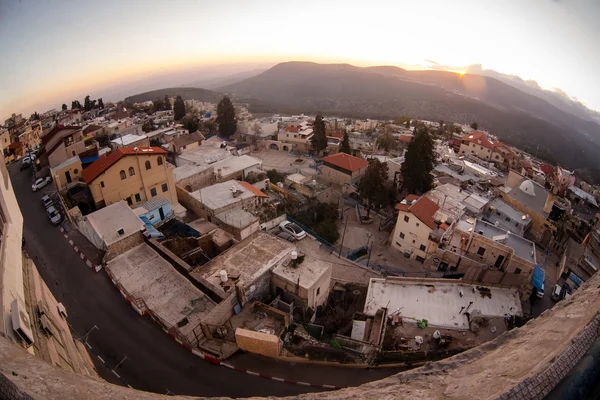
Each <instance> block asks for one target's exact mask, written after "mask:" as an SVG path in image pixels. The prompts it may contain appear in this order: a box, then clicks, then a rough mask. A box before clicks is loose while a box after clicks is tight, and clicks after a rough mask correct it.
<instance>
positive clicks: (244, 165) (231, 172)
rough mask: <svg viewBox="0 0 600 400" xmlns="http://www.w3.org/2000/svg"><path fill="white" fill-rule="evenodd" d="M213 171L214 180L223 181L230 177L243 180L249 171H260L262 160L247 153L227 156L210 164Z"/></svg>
mask: <svg viewBox="0 0 600 400" xmlns="http://www.w3.org/2000/svg"><path fill="white" fill-rule="evenodd" d="M211 166H212V170H213V172H214V173H215V182H225V181H228V180H231V179H236V180H244V179H246V178H247V177H248V174H249V173H251V172H254V173H260V172H262V170H261V167H262V160H260V159H258V158H256V157H252V156H249V155H246V154H245V155H242V156H239V157H236V156H232V157H227V158H226V159H224V160H220V161H217V162H215V163H213V164H211Z"/></svg>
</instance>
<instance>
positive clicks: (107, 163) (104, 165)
mask: <svg viewBox="0 0 600 400" xmlns="http://www.w3.org/2000/svg"><path fill="white" fill-rule="evenodd" d="M136 154H142V155H149V154H153V155H159V154H162V155H165V154H167V152H166V151H164V150H163V149H161V148H160V147H140V148H138V151H135V150H134V147H121V148H118V149H116V150H115V151H113V152H112V153H110V154H108V155H105V156H102V157H100V158H98V159H97V160H96V161H94V162H93V163H92V164H91V165H90V166H89V167H87V168H86V169H84V170H83V179H84V180H85V181H86V182H87V183H88V184H89V183H92V181H93V180H94V179H96V178H97V177H98V176H100V174H102V173H103V172H104V171H106V170H107V169H109V168H110V167H112V166H113V165H114V164H116V163H117V162H118V161H119V160H120V159H121V158H123V157H125V156H133V155H136Z"/></svg>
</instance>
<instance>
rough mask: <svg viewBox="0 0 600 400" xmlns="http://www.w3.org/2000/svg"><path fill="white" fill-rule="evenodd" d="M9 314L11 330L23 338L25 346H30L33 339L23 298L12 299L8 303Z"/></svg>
mask: <svg viewBox="0 0 600 400" xmlns="http://www.w3.org/2000/svg"><path fill="white" fill-rule="evenodd" d="M10 316H11V319H12V326H13V330H14V331H15V332H16V333H17V335H19V337H20V338H21V339H22V340H23V342H24V343H25V347H29V346H31V345H32V344H33V342H35V340H34V339H33V333H32V332H31V323H30V322H29V315H28V314H27V310H26V309H25V303H24V302H23V300H20V299H15V300H13V302H12V304H11V305H10Z"/></svg>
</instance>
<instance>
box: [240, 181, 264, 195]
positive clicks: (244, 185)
mask: <svg viewBox="0 0 600 400" xmlns="http://www.w3.org/2000/svg"><path fill="white" fill-rule="evenodd" d="M239 184H240V185H242V186H243V187H244V188H246V189H248V190H249V191H251V192H252V193H254V195H255V196H257V197H269V196H267V195H266V194H264V193H263V192H262V191H261V190H260V189H258V188H256V187H254V186H252V184H250V183H248V182H245V181H239Z"/></svg>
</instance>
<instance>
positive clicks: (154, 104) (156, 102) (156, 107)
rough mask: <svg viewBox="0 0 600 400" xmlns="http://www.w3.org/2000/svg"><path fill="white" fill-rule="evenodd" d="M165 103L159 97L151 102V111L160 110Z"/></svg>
mask: <svg viewBox="0 0 600 400" xmlns="http://www.w3.org/2000/svg"><path fill="white" fill-rule="evenodd" d="M164 108H165V105H164V103H163V101H162V100H161V99H156V100H154V101H153V102H152V112H156V111H162V110H163V109H164Z"/></svg>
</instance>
